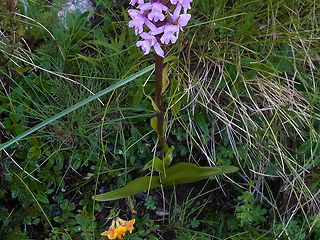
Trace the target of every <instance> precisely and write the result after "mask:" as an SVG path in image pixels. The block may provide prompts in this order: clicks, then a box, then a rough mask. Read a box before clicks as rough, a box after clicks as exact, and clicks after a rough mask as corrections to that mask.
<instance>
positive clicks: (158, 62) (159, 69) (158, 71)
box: [155, 54, 169, 153]
mask: <svg viewBox="0 0 320 240" xmlns="http://www.w3.org/2000/svg"><path fill="white" fill-rule="evenodd" d="M162 74H163V57H161V56H159V55H158V54H155V78H156V79H155V80H156V82H155V102H156V105H157V107H158V109H157V112H156V113H157V120H158V121H157V133H158V139H159V142H160V145H161V147H162V150H163V151H164V153H167V151H168V150H169V147H168V144H167V142H166V139H165V136H164V112H163V101H162V98H163V93H162Z"/></svg>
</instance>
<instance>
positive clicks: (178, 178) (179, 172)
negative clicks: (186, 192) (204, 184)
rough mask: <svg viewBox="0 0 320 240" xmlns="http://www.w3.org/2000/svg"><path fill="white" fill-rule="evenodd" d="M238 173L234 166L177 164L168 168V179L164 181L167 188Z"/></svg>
mask: <svg viewBox="0 0 320 240" xmlns="http://www.w3.org/2000/svg"><path fill="white" fill-rule="evenodd" d="M236 171H238V168H237V167H234V166H221V167H198V166H197V165H195V164H193V163H185V162H183V163H177V164H175V165H173V166H172V167H169V168H167V170H166V174H167V178H166V179H163V185H164V186H165V187H168V186H173V185H178V184H185V183H192V182H197V181H200V180H203V179H206V178H210V177H214V176H218V175H221V174H226V173H233V172H236Z"/></svg>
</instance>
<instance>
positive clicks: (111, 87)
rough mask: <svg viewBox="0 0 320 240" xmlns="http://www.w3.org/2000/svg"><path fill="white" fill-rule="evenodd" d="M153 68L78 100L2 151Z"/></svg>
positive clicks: (9, 142) (1, 146)
mask: <svg viewBox="0 0 320 240" xmlns="http://www.w3.org/2000/svg"><path fill="white" fill-rule="evenodd" d="M153 69H154V64H152V65H150V66H149V67H146V68H144V69H142V70H141V71H139V72H137V73H136V74H134V75H132V76H131V77H128V78H125V79H123V80H121V81H119V82H118V83H116V84H113V85H112V86H110V87H108V88H106V89H104V90H102V91H100V92H98V93H96V94H94V95H93V96H90V97H88V98H86V99H84V100H82V101H80V102H78V103H77V104H75V105H73V106H72V107H69V108H67V109H66V110H64V111H62V112H60V113H58V114H56V115H54V116H52V117H51V118H49V119H47V120H45V121H43V122H42V123H40V124H38V125H36V126H34V127H33V128H31V129H29V130H28V131H25V132H24V133H22V134H20V135H19V136H17V137H15V138H13V139H11V140H10V141H8V142H5V143H3V144H1V145H0V151H1V150H3V149H5V148H7V147H9V146H11V145H12V144H14V143H17V142H18V141H19V140H21V139H23V138H24V137H26V136H28V135H30V134H31V133H34V132H35V131H37V130H39V129H41V128H43V127H45V126H47V125H49V124H50V123H52V122H54V121H55V120H57V119H59V118H61V117H63V116H65V115H67V114H69V113H71V112H73V111H75V110H76V109H78V108H80V107H82V106H84V105H86V104H87V103H90V102H92V101H93V100H96V99H98V98H99V97H101V96H103V95H105V94H107V93H109V92H111V91H113V90H115V89H117V88H119V87H121V86H123V85H125V84H127V83H129V82H131V81H133V80H134V79H136V78H138V77H140V76H142V75H143V74H145V73H147V72H149V71H151V70H153Z"/></svg>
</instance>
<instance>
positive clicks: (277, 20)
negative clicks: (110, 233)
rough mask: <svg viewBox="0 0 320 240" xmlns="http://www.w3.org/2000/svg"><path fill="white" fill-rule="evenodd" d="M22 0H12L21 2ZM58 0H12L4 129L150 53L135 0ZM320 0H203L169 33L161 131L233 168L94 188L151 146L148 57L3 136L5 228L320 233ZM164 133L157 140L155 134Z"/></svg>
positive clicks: (4, 231) (92, 235)
mask: <svg viewBox="0 0 320 240" xmlns="http://www.w3.org/2000/svg"><path fill="white" fill-rule="evenodd" d="M14 3H17V5H15V4H14ZM62 3H63V1H42V0H37V1H19V2H15V1H10V0H6V1H2V2H1V13H0V23H1V24H0V144H4V143H7V142H8V141H10V140H12V139H14V138H15V137H17V136H19V135H20V134H22V133H24V132H26V131H28V130H30V129H31V128H32V127H34V126H37V125H38V124H40V123H42V122H44V121H46V120H48V119H49V118H50V117H52V116H54V115H56V114H59V113H61V112H62V111H63V110H65V109H67V108H69V107H72V106H75V105H76V104H77V103H79V102H81V101H82V100H86V99H88V98H89V97H90V96H92V93H97V92H99V91H101V90H103V89H106V88H108V87H110V86H113V85H114V84H116V83H118V82H119V81H121V80H123V79H126V78H127V77H130V76H134V75H135V74H136V73H137V72H139V71H141V70H142V69H145V68H146V67H149V66H150V65H151V64H153V62H154V59H153V56H152V55H148V56H144V55H143V52H141V51H140V50H139V49H138V48H137V47H136V46H135V44H136V42H137V41H138V37H137V36H135V35H134V30H132V29H129V28H128V21H129V17H128V14H127V11H126V10H127V8H128V7H129V5H128V2H127V1H120V0H119V1H107V0H101V1H100V0H96V1H95V2H94V3H93V4H94V6H95V12H94V15H93V16H92V17H91V18H90V21H87V17H88V16H89V13H83V14H81V13H80V12H77V13H74V14H70V15H68V16H67V18H66V24H61V23H60V22H59V20H58V17H57V12H58V11H60V10H61V7H62V5H61V4H62ZM319 11H320V3H318V2H317V1H314V0H304V1H302V0H292V1H282V0H268V1H260V0H259V1H258V0H257V1H255V0H252V1H249V0H238V1H235V0H234V1H233V0H215V1H212V0H194V1H193V3H192V10H191V11H190V13H191V14H192V19H191V20H190V22H189V24H188V26H187V27H185V29H184V32H183V33H181V34H180V36H179V40H178V42H177V43H176V44H175V45H171V46H167V47H166V49H165V50H166V59H165V62H166V65H167V67H166V68H165V69H166V75H167V76H168V80H169V81H170V82H169V87H168V88H167V89H166V92H165V95H164V102H165V106H166V122H167V124H166V139H167V141H168V143H169V144H170V145H174V146H175V149H174V151H173V157H174V158H173V162H174V163H178V162H192V163H197V164H199V165H201V166H228V165H234V166H237V167H239V169H240V170H239V171H238V172H237V173H234V174H229V175H225V176H220V177H216V178H212V179H209V180H202V181H200V182H197V183H195V184H185V185H179V186H176V187H170V188H165V189H161V188H160V189H158V188H157V189H152V190H150V191H149V192H144V193H141V194H137V195H135V196H132V197H130V198H126V199H122V200H118V201H110V202H96V201H93V200H92V196H93V195H96V194H101V193H104V192H108V191H111V190H115V189H118V188H120V187H122V186H124V185H126V184H127V183H129V182H130V181H132V180H133V179H136V178H137V177H139V176H144V175H146V174H148V173H147V172H146V171H143V167H144V166H145V164H146V163H148V162H149V161H150V160H151V159H153V157H154V154H155V153H156V152H155V151H156V149H157V146H158V145H159V144H158V143H157V135H156V133H155V132H154V130H153V128H152V127H151V126H150V119H151V118H153V117H154V116H155V111H154V109H153V106H152V103H151V102H150V100H149V98H148V97H147V95H148V96H152V97H153V95H154V75H153V74H152V72H147V73H145V74H143V75H141V76H139V77H135V78H133V79H132V80H131V81H129V82H128V83H127V84H125V85H124V86H122V87H117V88H114V89H112V90H111V91H110V92H109V93H107V94H105V95H103V96H101V97H100V98H99V99H96V100H94V101H91V102H90V103H88V104H84V105H83V106H82V107H80V108H77V109H75V110H74V111H71V112H70V113H69V114H67V115H64V116H63V117H60V118H58V119H57V120H55V121H53V122H51V123H50V124H47V125H45V126H44V127H43V128H41V129H39V130H38V131H35V132H33V133H32V134H29V135H28V136H26V137H24V138H22V139H19V141H17V142H16V143H14V144H12V145H10V146H8V147H6V148H4V149H2V151H1V152H0V181H1V184H0V222H1V224H0V239H63V240H64V239H106V237H103V236H100V233H101V232H104V231H106V229H108V227H109V225H110V224H111V222H112V219H113V218H115V217H121V218H122V219H127V220H129V219H132V218H135V219H136V223H135V229H134V231H133V233H132V234H127V235H126V236H125V239H132V240H137V239H319V238H320V234H319V233H320V223H319V219H320V215H319V204H320V199H319V178H320V171H319V141H318V140H319V122H318V121H319V119H320V115H319V105H320V104H319V102H320V101H319V100H320V99H319V81H318V80H319V75H320V70H319V67H320V58H319V52H320V48H319V47H320V42H319V36H320V30H319V29H320V19H319V17H318V15H319ZM158 148H159V146H158Z"/></svg>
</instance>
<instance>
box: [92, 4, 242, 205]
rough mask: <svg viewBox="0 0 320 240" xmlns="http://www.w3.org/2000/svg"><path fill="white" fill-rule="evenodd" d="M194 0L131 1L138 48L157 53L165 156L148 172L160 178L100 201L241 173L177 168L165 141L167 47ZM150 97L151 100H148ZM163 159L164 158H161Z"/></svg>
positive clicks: (157, 121) (158, 123)
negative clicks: (165, 67) (153, 172)
mask: <svg viewBox="0 0 320 240" xmlns="http://www.w3.org/2000/svg"><path fill="white" fill-rule="evenodd" d="M192 1H193V0H131V1H130V4H131V5H132V6H133V7H136V9H130V10H129V11H128V13H129V15H130V17H131V19H132V20H131V21H129V27H131V28H134V31H135V34H136V35H139V36H140V37H141V40H139V41H138V42H137V47H141V49H142V50H143V51H144V54H145V55H146V54H149V53H150V51H151V50H152V49H153V50H154V52H155V100H153V99H152V98H151V97H150V98H151V101H152V105H153V107H154V110H155V112H156V116H155V117H154V118H152V119H151V126H152V128H153V129H154V130H155V132H156V133H157V135H158V139H159V143H160V145H161V147H162V152H161V154H159V155H160V156H159V157H156V156H155V157H154V158H153V159H151V160H150V161H149V162H148V163H147V164H146V166H145V167H144V169H148V168H151V169H153V170H155V171H156V172H158V173H159V174H158V175H154V174H152V176H144V177H139V178H137V179H135V180H133V181H132V182H130V183H129V184H128V185H126V186H124V187H122V188H120V189H117V190H114V191H110V192H107V193H103V194H100V195H96V196H94V197H93V198H94V199H95V200H97V201H110V200H116V199H119V198H124V197H128V196H131V195H135V194H137V193H140V192H144V191H146V190H148V189H152V188H157V187H169V186H173V185H178V184H184V183H191V182H196V181H199V180H202V179H205V178H209V177H213V176H217V175H221V174H227V173H233V172H236V171H237V170H238V168H237V167H234V166H220V167H199V166H197V165H196V164H193V163H187V162H180V163H177V164H175V165H173V166H170V165H171V162H172V159H173V150H174V147H173V146H171V147H170V148H169V146H168V144H167V142H166V139H165V134H164V132H165V131H164V130H165V121H164V110H163V101H162V98H163V94H164V92H165V90H166V89H163V88H164V86H165V84H163V82H162V81H163V69H164V66H163V62H164V58H165V51H164V46H165V45H166V44H169V43H172V44H173V43H175V42H176V41H177V40H178V37H179V32H180V31H183V28H184V27H185V26H186V25H187V24H188V22H189V20H190V19H191V15H190V14H189V13H188V10H190V9H191V2H192ZM148 97H149V96H148ZM160 157H161V158H160Z"/></svg>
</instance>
